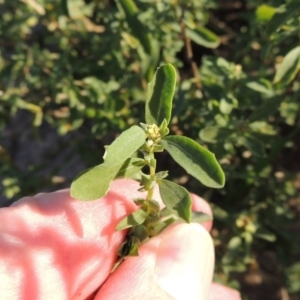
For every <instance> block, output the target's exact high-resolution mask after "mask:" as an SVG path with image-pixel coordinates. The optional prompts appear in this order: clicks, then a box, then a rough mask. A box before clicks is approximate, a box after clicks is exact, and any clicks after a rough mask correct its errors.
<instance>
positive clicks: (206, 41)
mask: <svg viewBox="0 0 300 300" xmlns="http://www.w3.org/2000/svg"><path fill="white" fill-rule="evenodd" d="M186 35H187V36H188V37H189V38H190V39H191V40H192V41H193V42H195V43H196V44H198V45H201V46H203V47H206V48H213V49H214V48H217V47H218V46H219V45H220V38H219V37H218V36H217V35H216V34H214V33H213V32H212V31H210V30H209V29H207V28H205V27H203V26H197V27H196V28H194V29H190V28H187V29H186Z"/></svg>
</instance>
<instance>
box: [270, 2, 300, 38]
mask: <svg viewBox="0 0 300 300" xmlns="http://www.w3.org/2000/svg"><path fill="white" fill-rule="evenodd" d="M299 10H300V5H299V1H298V0H296V1H292V2H291V3H289V4H286V5H281V6H279V7H278V8H276V12H275V14H274V15H273V17H272V19H271V20H270V21H269V22H268V25H267V30H266V32H267V34H268V35H271V34H272V33H274V32H275V31H277V30H278V29H279V28H280V27H281V26H282V25H284V24H285V23H286V22H287V21H288V20H289V19H290V18H291V17H293V16H296V15H297V13H298V12H299Z"/></svg>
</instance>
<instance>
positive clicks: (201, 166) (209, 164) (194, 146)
mask: <svg viewBox="0 0 300 300" xmlns="http://www.w3.org/2000/svg"><path fill="white" fill-rule="evenodd" d="M161 144H162V145H163V146H164V147H165V149H166V150H167V151H168V152H169V153H170V155H171V156H172V157H173V159H174V160H175V161H176V162H177V163H178V164H179V165H180V166H182V167H183V168H184V169H185V170H186V171H187V172H188V173H189V174H191V175H192V176H194V177H195V178H196V179H198V180H199V181H200V182H201V183H203V184H204V185H206V186H208V187H213V188H221V187H223V186H224V184H225V176H224V173H223V171H222V168H221V167H220V165H219V163H218V161H217V160H216V158H215V155H214V154H213V153H211V152H210V151H208V150H207V149H205V148H204V147H202V146H200V145H199V144H198V143H196V142H195V141H193V140H192V139H190V138H187V137H185V136H174V135H171V136H167V137H165V138H163V139H162V140H161Z"/></svg>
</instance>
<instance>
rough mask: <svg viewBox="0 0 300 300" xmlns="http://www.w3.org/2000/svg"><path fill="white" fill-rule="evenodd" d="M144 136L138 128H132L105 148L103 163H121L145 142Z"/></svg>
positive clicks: (142, 131)
mask: <svg viewBox="0 0 300 300" xmlns="http://www.w3.org/2000/svg"><path fill="white" fill-rule="evenodd" d="M145 140H146V134H145V132H144V130H143V129H142V128H140V127H139V126H136V125H134V126H132V127H130V128H129V129H127V130H126V131H124V132H123V133H122V134H121V135H120V136H118V137H117V138H116V139H115V140H114V141H113V143H112V144H111V145H110V146H108V147H106V152H105V154H104V162H105V164H107V165H116V164H119V163H123V162H124V161H125V160H126V159H127V158H129V157H130V156H131V155H132V154H133V153H134V152H135V151H137V150H138V149H139V148H140V147H141V146H142V145H143V144H144V142H145Z"/></svg>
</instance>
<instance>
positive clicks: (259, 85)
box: [246, 78, 274, 95]
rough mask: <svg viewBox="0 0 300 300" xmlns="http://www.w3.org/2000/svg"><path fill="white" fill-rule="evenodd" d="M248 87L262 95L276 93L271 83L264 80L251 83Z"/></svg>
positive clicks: (248, 83) (247, 84)
mask: <svg viewBox="0 0 300 300" xmlns="http://www.w3.org/2000/svg"><path fill="white" fill-rule="evenodd" d="M246 86H247V87H248V88H249V89H251V90H253V91H256V92H258V93H261V94H267V95H270V94H273V93H274V92H273V89H272V86H271V84H270V82H269V81H268V80H266V79H263V78H262V79H260V80H258V81H249V82H247V83H246Z"/></svg>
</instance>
